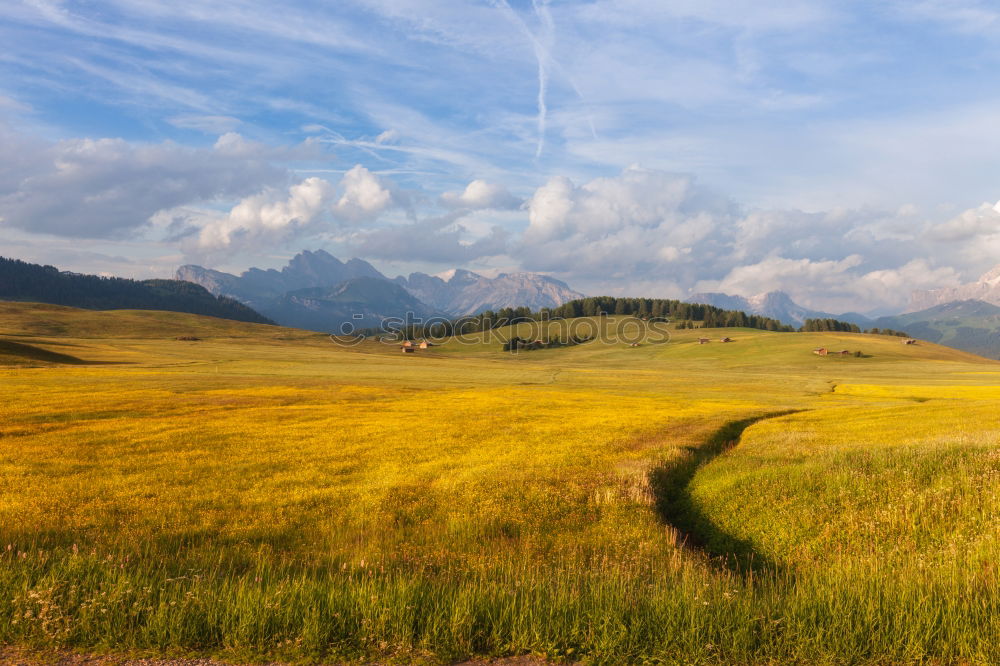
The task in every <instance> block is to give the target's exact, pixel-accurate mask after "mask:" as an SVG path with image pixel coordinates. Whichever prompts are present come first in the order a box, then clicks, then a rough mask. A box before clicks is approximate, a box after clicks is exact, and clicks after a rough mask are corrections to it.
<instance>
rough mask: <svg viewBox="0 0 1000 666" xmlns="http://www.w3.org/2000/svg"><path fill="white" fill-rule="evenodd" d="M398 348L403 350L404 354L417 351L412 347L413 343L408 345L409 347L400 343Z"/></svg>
mask: <svg viewBox="0 0 1000 666" xmlns="http://www.w3.org/2000/svg"><path fill="white" fill-rule="evenodd" d="M400 349H402V350H403V353H404V354H415V353H416V351H417V348H416V347H414V346H413V345H410V346H409V347H407V346H406V345H402V346H401V347H400Z"/></svg>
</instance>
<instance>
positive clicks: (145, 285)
mask: <svg viewBox="0 0 1000 666" xmlns="http://www.w3.org/2000/svg"><path fill="white" fill-rule="evenodd" d="M0 300H3V301H32V302H38V303H52V304H54V305H69V306H72V307H77V308H87V309H90V310H123V309H127V310H167V311H171V312H189V313H191V314H197V315H207V316H210V317H219V318H221V319H233V320H236V321H246V322H252V323H257V324H273V323H274V322H273V321H271V320H270V319H268V318H267V317H264V316H263V315H261V314H260V313H258V312H257V311H256V310H253V309H252V308H249V307H247V306H246V305H243V304H242V303H240V302H239V301H235V300H233V299H231V298H226V297H224V296H222V297H219V296H213V295H212V294H211V293H209V292H208V290H206V289H205V288H204V287H200V286H198V285H196V284H191V283H190V282H182V281H180V280H127V279H124V278H115V277H110V278H109V277H100V276H97V275H78V274H75V273H63V272H61V271H59V269H58V268H55V267H54V266H39V265H38V264H29V263H27V262H24V261H19V260H17V259H7V258H5V257H0Z"/></svg>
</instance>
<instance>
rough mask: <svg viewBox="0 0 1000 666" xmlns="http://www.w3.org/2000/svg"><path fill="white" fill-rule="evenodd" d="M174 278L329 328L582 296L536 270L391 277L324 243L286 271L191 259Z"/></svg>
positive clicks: (285, 320) (286, 321)
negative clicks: (237, 269)
mask: <svg viewBox="0 0 1000 666" xmlns="http://www.w3.org/2000/svg"><path fill="white" fill-rule="evenodd" d="M176 278H177V279H178V280H186V281H188V282H193V283H195V284H198V285H201V286H202V287H204V288H205V289H207V290H208V291H210V292H211V293H213V294H216V295H218V296H227V297H230V298H234V299H236V300H238V301H240V302H242V303H245V304H246V305H248V306H250V307H252V308H254V309H256V310H258V311H259V312H262V313H264V314H266V315H267V316H269V317H271V318H273V319H274V320H275V321H277V322H278V323H280V324H282V325H284V326H294V327H297V328H306V329H310V330H320V331H326V332H332V331H339V330H342V328H341V327H342V326H343V325H344V324H346V323H350V324H351V325H352V326H354V327H357V328H363V327H373V326H377V325H378V324H379V323H380V322H381V321H383V320H385V319H387V318H391V317H404V316H406V315H407V314H408V313H412V315H413V316H415V317H418V318H421V319H426V318H428V317H432V316H441V317H449V318H454V317H461V316H465V315H473V314H477V313H479V312H483V311H485V310H500V309H503V308H516V307H528V308H530V309H532V310H538V309H541V308H550V307H556V306H558V305H562V304H563V303H565V302H567V301H571V300H574V299H577V298H582V297H583V294H581V293H579V292H577V291H574V290H573V289H571V288H570V287H569V286H568V285H567V284H566V283H564V282H560V281H559V280H556V279H554V278H551V277H548V276H546V275H540V274H537V273H501V274H500V275H498V276H497V277H495V278H488V277H485V276H483V275H479V274H477V273H473V272H471V271H467V270H462V269H455V270H451V271H448V272H446V273H443V274H440V275H427V274H426V273H411V274H410V275H409V277H403V276H398V277H396V278H395V279H389V278H388V277H386V276H385V275H383V274H382V273H380V272H379V271H378V270H377V269H376V268H375V267H374V266H372V265H371V264H369V263H368V262H366V261H364V260H362V259H356V258H355V259H351V260H349V261H347V262H342V261H340V260H339V259H337V258H336V257H334V256H332V255H331V254H329V253H327V252H325V251H323V250H316V251H308V250H306V251H304V252H301V253H299V254H297V255H295V257H293V258H292V259H291V261H289V262H288V265H287V266H285V267H284V268H282V269H281V270H280V271H279V270H275V269H268V270H262V269H259V268H251V269H249V270H247V271H245V272H244V273H242V274H241V275H238V276H237V275H232V274H230V273H223V272H221V271H217V270H212V269H209V268H204V267H202V266H195V265H187V266H181V267H180V268H179V269H177V273H176Z"/></svg>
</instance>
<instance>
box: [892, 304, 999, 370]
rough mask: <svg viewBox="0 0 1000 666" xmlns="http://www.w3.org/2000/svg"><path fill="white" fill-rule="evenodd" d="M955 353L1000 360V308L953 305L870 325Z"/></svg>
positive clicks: (937, 306) (978, 305) (986, 305)
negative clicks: (900, 332)
mask: <svg viewBox="0 0 1000 666" xmlns="http://www.w3.org/2000/svg"><path fill="white" fill-rule="evenodd" d="M873 325H874V326H876V327H880V328H894V329H896V330H902V331H906V332H907V333H908V334H910V335H912V336H914V337H917V338H920V339H922V340H928V341H930V342H936V343H939V344H942V345H947V346H949V347H954V348H955V349H963V350H965V351H969V352H972V353H975V354H980V355H982V356H986V357H988V358H1000V307H998V306H996V305H993V304H991V303H986V302H983V301H976V300H968V301H956V302H952V303H944V304H942V305H935V306H933V307H931V308H928V309H926V310H921V311H919V312H910V313H907V314H902V315H896V316H893V317H881V318H879V319H878V320H876V321H875V322H874V323H873Z"/></svg>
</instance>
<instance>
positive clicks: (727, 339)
mask: <svg viewBox="0 0 1000 666" xmlns="http://www.w3.org/2000/svg"><path fill="white" fill-rule="evenodd" d="M732 341H733V339H732V338H722V339H721V340H719V342H732Z"/></svg>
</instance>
